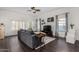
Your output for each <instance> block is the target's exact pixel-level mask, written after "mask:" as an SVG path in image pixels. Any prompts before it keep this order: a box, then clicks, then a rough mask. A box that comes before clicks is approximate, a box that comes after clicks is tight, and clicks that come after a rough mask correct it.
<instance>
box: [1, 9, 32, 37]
mask: <svg viewBox="0 0 79 59" xmlns="http://www.w3.org/2000/svg"><path fill="white" fill-rule="evenodd" d="M32 19H33V17H32V16H31V15H28V14H26V15H25V14H22V13H18V12H13V11H10V10H0V23H4V25H5V35H6V36H10V35H15V34H16V33H15V32H13V31H12V20H23V21H25V22H26V23H27V22H28V21H31V20H32Z"/></svg>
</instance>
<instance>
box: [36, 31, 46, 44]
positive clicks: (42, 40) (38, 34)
mask: <svg viewBox="0 0 79 59" xmlns="http://www.w3.org/2000/svg"><path fill="white" fill-rule="evenodd" d="M35 34H36V35H37V37H38V38H39V39H40V41H41V42H42V43H44V37H45V36H46V33H44V32H35Z"/></svg>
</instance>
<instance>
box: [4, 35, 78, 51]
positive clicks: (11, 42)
mask: <svg viewBox="0 0 79 59" xmlns="http://www.w3.org/2000/svg"><path fill="white" fill-rule="evenodd" d="M5 40H6V42H7V45H8V46H7V47H8V49H9V50H8V51H9V52H79V42H78V41H77V42H76V43H75V44H74V45H73V44H69V43H66V41H65V39H56V40H54V41H52V42H50V43H49V44H47V45H45V46H44V47H42V48H40V49H38V50H32V49H30V48H29V47H27V46H26V45H24V44H22V43H21V42H20V41H19V40H18V38H17V36H14V37H8V38H6V39H5Z"/></svg>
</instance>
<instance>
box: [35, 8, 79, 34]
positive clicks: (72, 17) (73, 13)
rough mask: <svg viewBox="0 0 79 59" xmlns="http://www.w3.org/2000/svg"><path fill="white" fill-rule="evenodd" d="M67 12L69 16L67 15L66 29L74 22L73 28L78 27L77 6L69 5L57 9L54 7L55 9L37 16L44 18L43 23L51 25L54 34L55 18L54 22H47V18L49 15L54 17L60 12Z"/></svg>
mask: <svg viewBox="0 0 79 59" xmlns="http://www.w3.org/2000/svg"><path fill="white" fill-rule="evenodd" d="M66 12H68V13H69V16H68V19H69V20H68V24H69V25H68V29H70V24H71V23H73V24H75V29H78V28H79V8H74V7H73V8H71V7H69V8H68V7H63V8H59V9H56V10H52V11H50V12H46V13H43V14H40V15H39V16H38V17H37V18H41V19H44V20H45V22H46V24H45V25H48V24H50V25H52V31H53V34H54V35H55V24H56V19H54V22H50V23H48V22H47V18H49V17H55V16H56V15H60V14H63V13H66Z"/></svg>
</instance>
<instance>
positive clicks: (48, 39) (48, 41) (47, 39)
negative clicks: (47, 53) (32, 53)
mask: <svg viewBox="0 0 79 59" xmlns="http://www.w3.org/2000/svg"><path fill="white" fill-rule="evenodd" d="M55 39H56V38H52V37H47V36H46V37H44V38H43V42H44V44H42V45H40V46H38V47H37V48H35V49H39V48H41V47H43V46H44V45H46V44H48V43H50V42H52V41H54V40H55Z"/></svg>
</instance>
